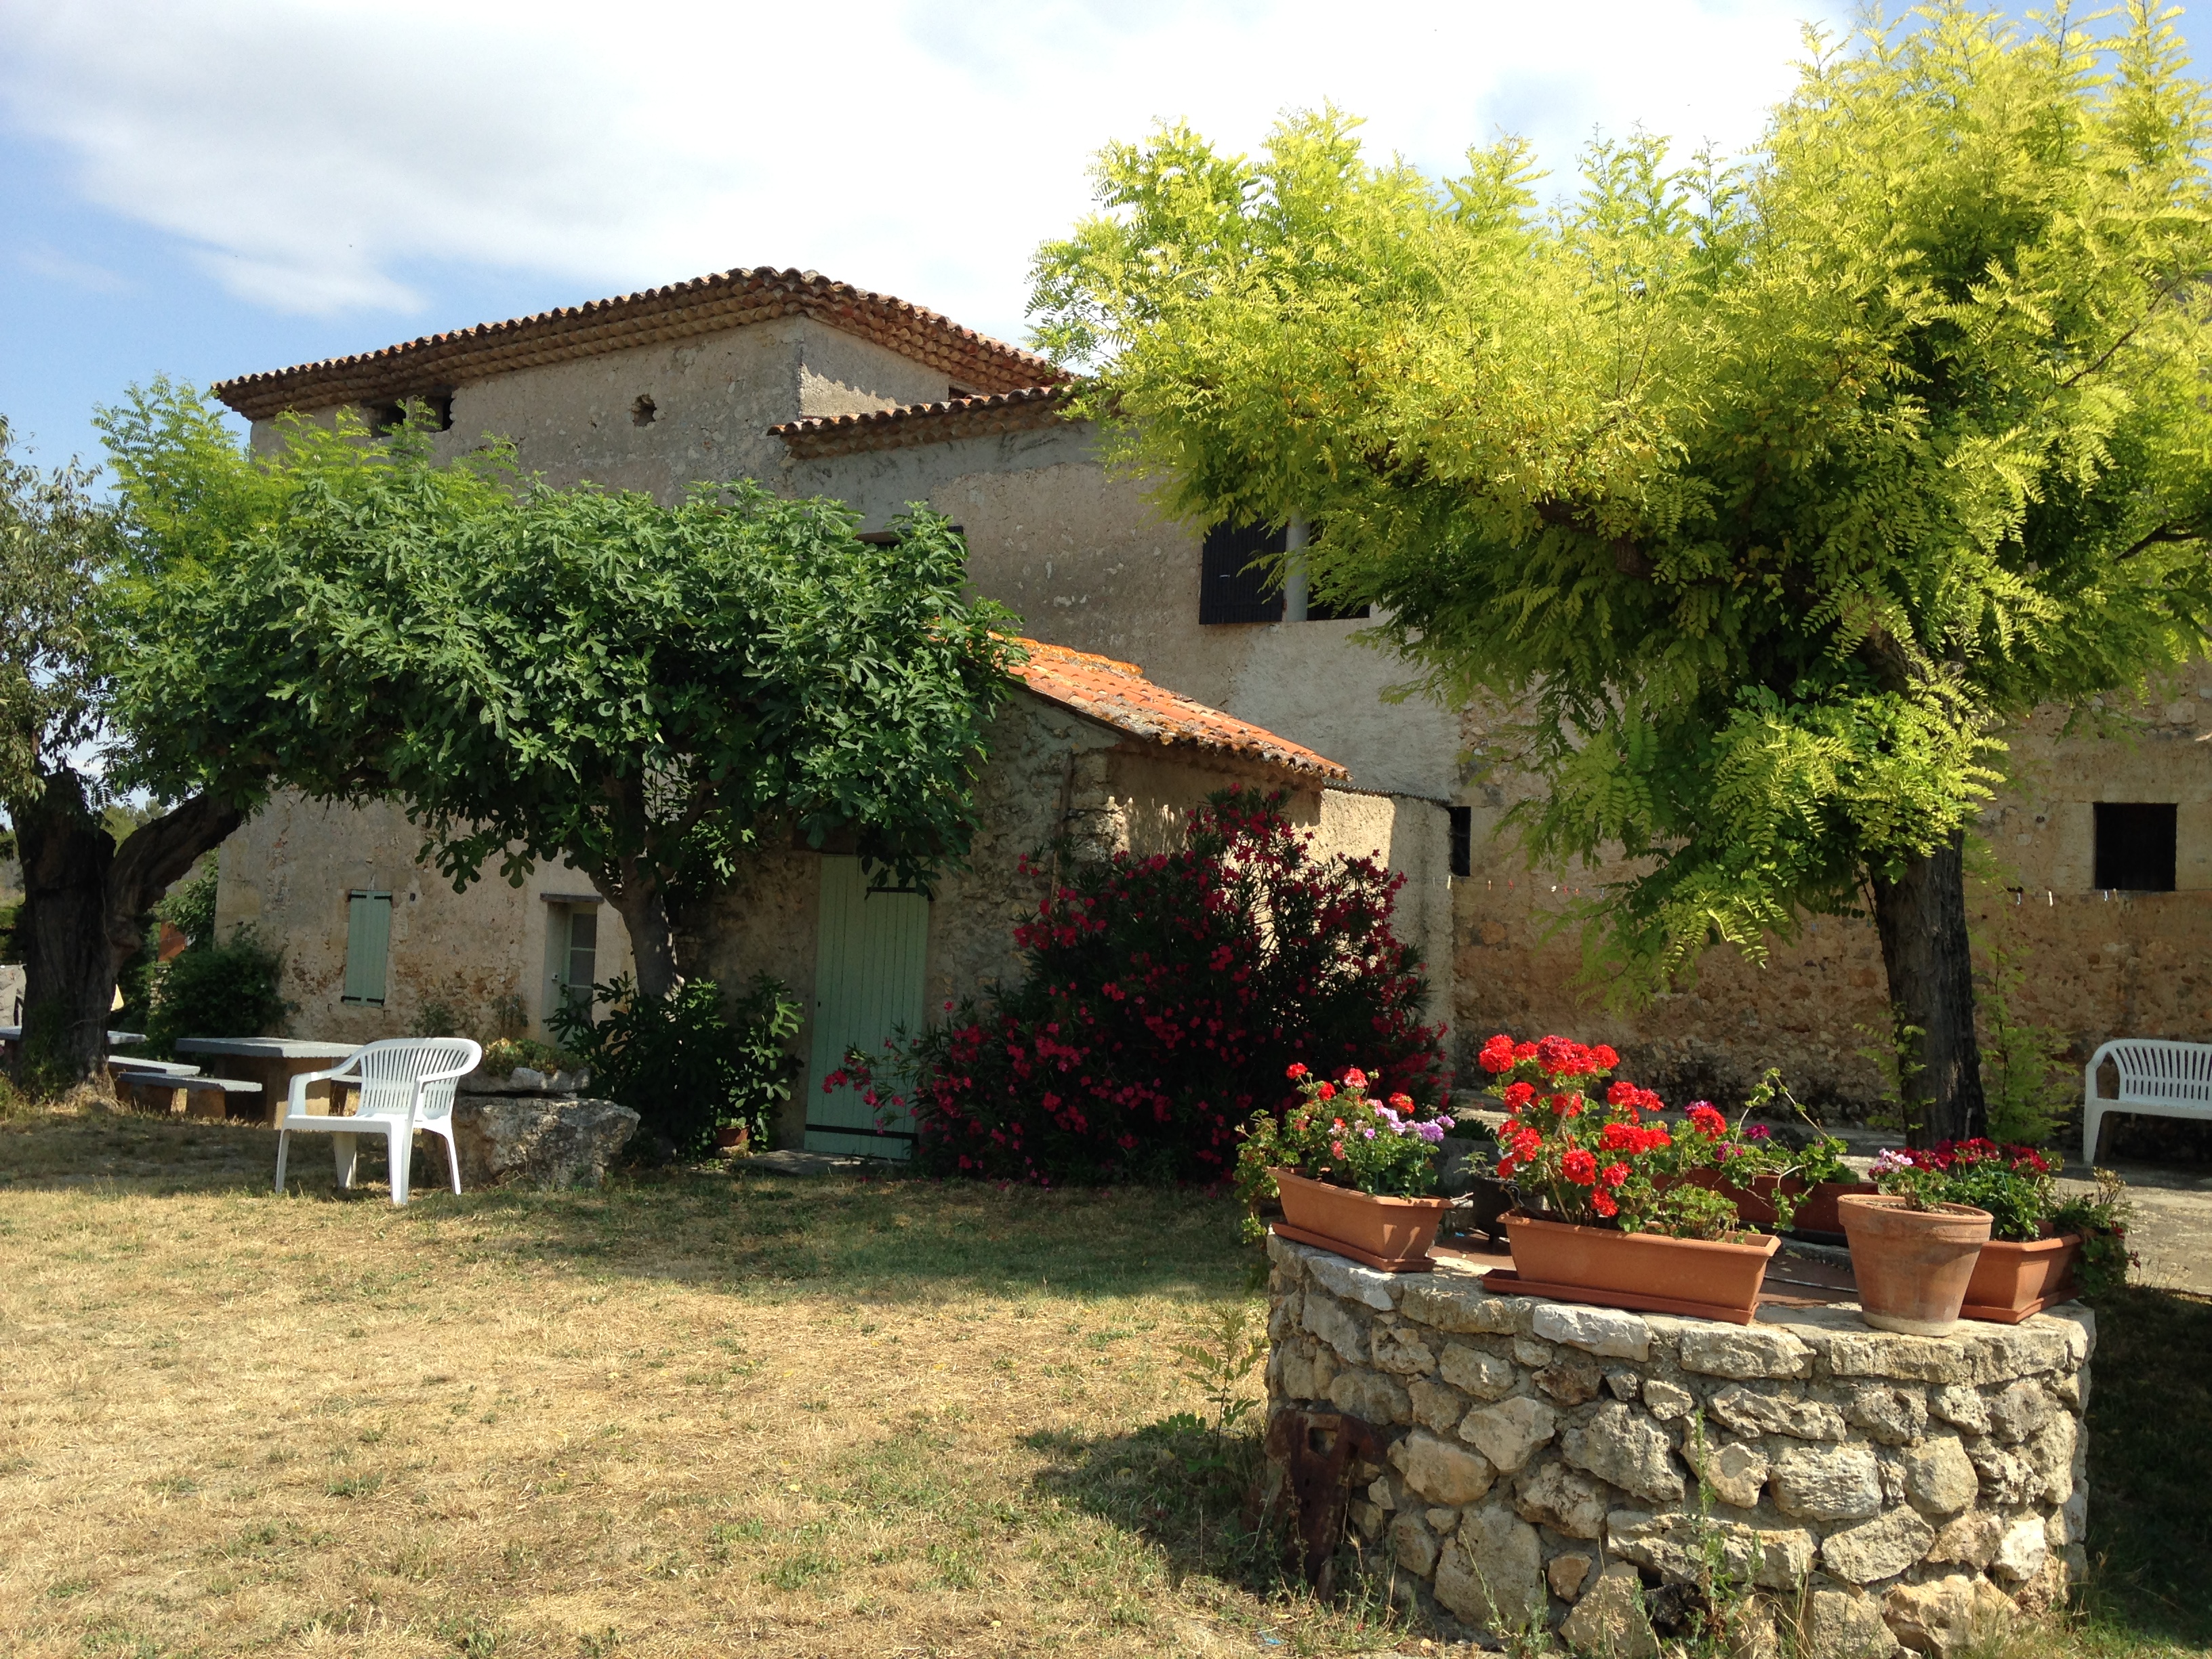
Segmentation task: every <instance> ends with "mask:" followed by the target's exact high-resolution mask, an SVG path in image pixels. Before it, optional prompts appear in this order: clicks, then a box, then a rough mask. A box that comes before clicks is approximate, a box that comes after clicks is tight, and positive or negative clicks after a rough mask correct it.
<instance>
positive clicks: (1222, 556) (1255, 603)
mask: <svg viewBox="0 0 2212 1659" xmlns="http://www.w3.org/2000/svg"><path fill="white" fill-rule="evenodd" d="M1283 548H1284V530H1283V526H1280V525H1276V526H1273V528H1270V527H1269V526H1267V525H1263V524H1259V525H1255V524H1245V525H1227V524H1225V525H1216V526H1214V527H1213V528H1212V529H1211V530H1209V531H1207V532H1206V547H1205V551H1204V552H1203V554H1201V555H1200V576H1199V580H1200V587H1199V590H1198V619H1199V621H1200V623H1277V622H1280V621H1282V619H1283V590H1282V589H1281V588H1280V587H1279V586H1277V585H1276V581H1275V573H1274V571H1273V570H1272V569H1271V568H1268V566H1267V563H1266V562H1265V561H1266V560H1267V556H1268V555H1269V554H1271V553H1280V552H1281V551H1282V550H1283ZM1255 561H1257V562H1255Z"/></svg>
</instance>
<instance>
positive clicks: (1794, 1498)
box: [1768, 1443, 1881, 1521]
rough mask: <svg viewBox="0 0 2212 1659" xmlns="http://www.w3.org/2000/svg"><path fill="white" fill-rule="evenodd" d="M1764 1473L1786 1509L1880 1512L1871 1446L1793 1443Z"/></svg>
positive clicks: (1827, 1514)
mask: <svg viewBox="0 0 2212 1659" xmlns="http://www.w3.org/2000/svg"><path fill="white" fill-rule="evenodd" d="M1768 1478H1769V1481H1770V1484H1771V1487H1772V1490H1773V1492H1774V1506H1775V1507H1776V1508H1777V1509H1778V1510H1781V1511H1782V1512H1783V1513H1784V1515H1795V1516H1803V1517H1805V1518H1806V1519H1808V1520H1812V1521H1864V1520H1867V1519H1869V1518H1870V1517H1871V1516H1875V1515H1879V1514H1880V1513H1881V1469H1880V1468H1878V1467H1877V1466H1876V1465H1875V1457H1874V1449H1873V1448H1872V1447H1870V1446H1866V1445H1862V1444H1857V1443H1851V1444H1846V1445H1841V1446H1792V1447H1791V1448H1790V1449H1789V1450H1788V1451H1785V1452H1784V1453H1783V1454H1782V1455H1781V1456H1780V1457H1778V1458H1777V1459H1776V1460H1775V1462H1774V1468H1773V1471H1772V1473H1771V1475H1770V1476H1769V1477H1768Z"/></svg>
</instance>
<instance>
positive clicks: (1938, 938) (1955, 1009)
mask: <svg viewBox="0 0 2212 1659" xmlns="http://www.w3.org/2000/svg"><path fill="white" fill-rule="evenodd" d="M1965 853H1966V836H1965V834H1964V833H1963V832H1961V833H1960V834H1957V835H1954V836H1952V837H1951V839H1950V840H1949V842H1947V843H1945V844H1944V845H1943V846H1942V847H1939V848H1936V850H1935V851H1934V852H1933V853H1930V854H1928V855H1927V856H1926V857H1925V858H1917V859H1911V860H1907V861H1906V863H1905V868H1904V870H1903V871H1902V872H1900V873H1899V876H1898V878H1897V879H1896V880H1894V881H1891V880H1887V879H1885V878H1881V877H1879V876H1877V877H1875V878H1874V879H1873V882H1872V885H1873V888H1874V925H1875V933H1877V934H1879V935H1880V936H1881V961H1882V966H1883V968H1884V969H1887V972H1888V975H1889V1000H1890V1006H1892V1008H1893V1009H1894V1010H1895V1011H1896V1016H1897V1019H1898V1022H1899V1025H1900V1026H1905V1027H1910V1028H1912V1029H1911V1030H1908V1031H1903V1032H1900V1034H1899V1036H1900V1042H1899V1049H1900V1052H1899V1070H1900V1073H1901V1074H1902V1075H1901V1083H1902V1087H1903V1091H1904V1096H1905V1120H1906V1126H1907V1133H1908V1135H1909V1137H1910V1139H1911V1140H1912V1142H1913V1144H1914V1145H1916V1146H1925V1145H1927V1144H1929V1142H1931V1141H1936V1140H1947V1139H1964V1138H1966V1137H1967V1136H1971V1135H1978V1134H1982V1133H1986V1131H1987V1129H1988V1127H1989V1112H1988V1108H1987V1106H1986V1105H1985V1104H1984V1101H1983V1099H1982V1054H1981V1045H1980V1044H1979V1043H1978V1042H1977V1041H1976V1040H1975V1036H1974V973H1973V957H1972V951H1971V948H1970V946H1969V944H1968V941H1967V937H1966V858H1965Z"/></svg>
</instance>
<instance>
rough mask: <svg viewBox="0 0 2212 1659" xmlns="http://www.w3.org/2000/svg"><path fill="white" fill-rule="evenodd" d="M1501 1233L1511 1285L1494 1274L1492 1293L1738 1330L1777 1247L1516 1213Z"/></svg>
mask: <svg viewBox="0 0 2212 1659" xmlns="http://www.w3.org/2000/svg"><path fill="white" fill-rule="evenodd" d="M1505 1231H1506V1236H1507V1237H1509V1238H1510V1240H1511V1241H1512V1245H1513V1278H1514V1279H1515V1280H1516V1281H1517V1286H1509V1285H1508V1284H1507V1283H1505V1282H1504V1281H1500V1280H1499V1279H1498V1276H1497V1275H1496V1274H1495V1273H1493V1274H1492V1275H1491V1279H1492V1286H1493V1288H1495V1289H1498V1290H1501V1291H1504V1290H1509V1289H1510V1288H1517V1290H1518V1291H1519V1293H1521V1294H1523V1295H1529V1296H1548V1297H1555V1298H1557V1299H1559V1300H1561V1301H1567V1302H1594V1303H1596V1304H1600V1305H1601V1306H1603V1307H1608V1308H1637V1309H1640V1310H1643V1311H1644V1312H1646V1313H1678V1314H1692V1315H1695V1316H1699V1317H1701V1318H1705V1319H1724V1320H1729V1321H1730V1322H1734V1323H1735V1324H1739V1325H1747V1324H1749V1323H1750V1322H1751V1318H1752V1315H1753V1312H1754V1311H1756V1310H1757V1309H1758V1306H1759V1287H1760V1286H1761V1285H1763V1284H1765V1280H1766V1264H1767V1263H1768V1261H1771V1260H1772V1259H1773V1255H1774V1253H1775V1251H1777V1250H1778V1249H1781V1248H1782V1241H1781V1240H1780V1239H1778V1238H1776V1237H1772V1236H1771V1234H1770V1235H1769V1236H1767V1237H1764V1238H1761V1239H1759V1241H1758V1242H1756V1243H1735V1242H1734V1241H1732V1240H1731V1241H1712V1240H1708V1239H1703V1238H1668V1237H1665V1236H1664V1235H1663V1234H1660V1233H1622V1232H1613V1231H1608V1230H1607V1229H1605V1228H1602V1227H1578V1226H1576V1225H1573V1224H1572V1223H1571V1222H1565V1221H1543V1220H1539V1219H1538V1218H1535V1217H1534V1216H1528V1215H1522V1214H1521V1213H1520V1212H1517V1211H1516V1212H1514V1213H1513V1214H1511V1215H1509V1216H1507V1217H1506V1218H1505Z"/></svg>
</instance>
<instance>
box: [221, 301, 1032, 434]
mask: <svg viewBox="0 0 2212 1659" xmlns="http://www.w3.org/2000/svg"><path fill="white" fill-rule="evenodd" d="M792 313H805V314H807V315H810V316H812V317H814V318H815V319H816V320H817V321H819V322H822V323H824V324H827V325H829V326H831V327H833V328H839V329H842V330H844V331H846V332H848V333H852V334H855V335H858V336H860V337H862V338H864V339H869V340H872V341H874V342H875V343H878V344H879V345H883V346H884V347H886V348H887V349H890V350H893V351H896V352H898V353H900V355H902V356H905V357H908V358H909V359H911V360H912V361H915V362H923V363H927V364H928V365H929V366H930V367H932V368H941V369H944V370H945V371H946V372H947V374H948V376H949V378H952V379H956V380H971V381H978V382H981V384H982V385H983V386H984V388H985V390H986V392H1009V391H1013V390H1017V389H1022V388H1032V387H1040V386H1050V385H1054V384H1056V383H1058V382H1060V381H1063V380H1066V379H1067V378H1068V376H1067V374H1066V371H1065V370H1063V369H1061V368H1059V367H1058V366H1057V365H1056V364H1054V363H1053V362H1051V361H1050V360H1049V359H1047V358H1044V357H1040V356H1037V355H1036V353H1034V352H1030V351H1024V350H1023V349H1021V348H1019V347H1018V346H1012V345H1009V344H1007V343H1006V342H1005V341H1003V340H998V339H994V338H993V337H991V336H989V335H987V334H983V333H980V332H978V331H976V330H975V329H972V328H967V327H964V326H963V325H960V324H958V323H956V322H954V321H953V320H952V319H951V318H949V317H947V316H945V314H944V313H941V312H936V311H932V310H930V309H929V308H928V307H925V306H918V305H915V304H914V303H913V302H912V301H907V300H902V299H900V298H898V297H897V296H896V295H890V294H882V293H878V292H877V291H875V290H874V289H861V288H855V287H854V285H853V284H851V283H841V282H838V281H836V280H835V279H834V278H831V277H828V276H823V275H822V273H821V272H819V271H815V270H793V269H790V268H788V267H787V268H785V269H782V270H778V269H777V268H775V266H773V265H754V266H750V267H747V266H739V267H737V268H735V269H732V270H725V271H714V272H711V273H709V274H708V275H707V276H695V277H691V278H689V279H688V280H686V281H684V282H680V283H666V284H664V285H663V286H661V287H659V288H649V289H638V290H637V291H636V292H635V293H630V294H622V295H613V296H611V297H610V298H606V299H600V300H587V301H584V302H583V303H582V304H580V305H574V306H561V307H554V308H553V309H551V310H548V311H540V312H533V313H531V314H530V315H528V316H526V317H510V318H507V319H504V320H502V321H498V322H489V323H477V324H475V325H471V326H470V327H467V328H462V329H453V330H449V331H446V332H443V333H439V334H424V335H418V336H417V337H415V338H414V339H412V340H405V341H402V342H400V343H397V344H394V345H388V346H383V347H380V348H379V349H376V350H374V351H365V352H356V353H354V354H353V355H351V356H343V357H326V358H322V359H319V360H318V361H316V362H307V363H296V364H294V365H293V366H292V367H290V368H279V369H268V370H264V371H262V372H259V373H257V374H241V375H238V376H235V377H234V378H233V379H230V380H222V381H218V382H217V383H216V386H215V393H216V397H218V398H221V399H222V401H223V402H224V403H225V404H228V405H229V406H230V407H231V408H232V409H234V410H237V411H238V412H239V413H240V414H241V415H245V416H248V417H249V418H252V419H260V418H263V417H265V416H270V415H274V414H276V413H278V412H280V411H281V410H286V409H294V408H325V407H328V406H330V405H331V404H338V403H346V402H351V401H358V400H362V399H364V398H371V397H376V396H380V395H381V396H392V395H405V394H408V393H412V392H422V391H424V390H427V389H428V386H429V384H430V381H431V380H434V379H439V378H442V379H443V380H452V381H465V380H468V379H470V378H471V371H473V378H479V379H480V378H482V377H483V375H485V374H492V373H497V372H499V371H501V369H505V368H520V367H528V366H531V365H532V364H535V363H539V362H556V361H560V360H562V359H566V358H572V357H580V356H596V355H598V354H599V353H601V352H605V351H614V350H620V349H623V348H624V347H626V346H629V345H634V344H640V343H654V342H658V341H661V340H665V339H674V338H682V337H686V336H688V335H693V334H701V333H708V332H715V331H720V330H721V329H724V328H730V327H738V326H742V325H744V324H747V323H751V322H761V321H766V320H768V319H769V318H771V317H774V316H779V315H789V314H792ZM441 371H442V375H441ZM303 398H319V399H321V400H322V401H319V402H313V403H307V402H304V401H303Z"/></svg>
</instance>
